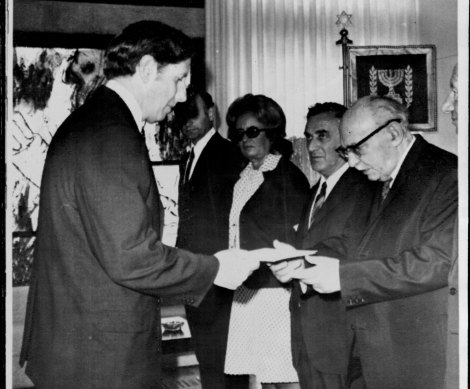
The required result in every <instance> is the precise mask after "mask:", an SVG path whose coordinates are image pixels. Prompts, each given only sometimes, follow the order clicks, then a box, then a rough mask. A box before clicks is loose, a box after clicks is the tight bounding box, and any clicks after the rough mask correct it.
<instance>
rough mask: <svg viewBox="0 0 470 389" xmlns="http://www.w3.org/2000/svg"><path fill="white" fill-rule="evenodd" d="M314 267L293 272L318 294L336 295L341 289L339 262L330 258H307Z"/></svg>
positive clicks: (293, 275) (294, 276)
mask: <svg viewBox="0 0 470 389" xmlns="http://www.w3.org/2000/svg"><path fill="white" fill-rule="evenodd" d="M305 259H306V260H307V261H308V262H309V263H310V264H312V265H313V266H312V267H303V268H299V269H296V270H294V271H293V272H292V274H291V276H292V278H296V279H298V280H300V281H301V282H303V283H305V284H309V285H312V287H313V289H315V290H316V291H317V292H318V293H334V292H339V291H340V289H341V285H340V279H339V260H338V259H336V258H330V257H320V256H318V257H317V256H309V257H306V258H305Z"/></svg>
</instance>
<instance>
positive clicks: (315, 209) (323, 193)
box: [308, 181, 326, 229]
mask: <svg viewBox="0 0 470 389" xmlns="http://www.w3.org/2000/svg"><path fill="white" fill-rule="evenodd" d="M325 197H326V181H325V182H324V183H323V184H322V186H321V189H320V193H318V195H317V197H316V198H315V203H314V204H313V207H312V209H311V210H310V217H309V219H308V228H309V229H310V227H311V226H312V223H313V220H314V219H315V214H316V213H318V211H319V210H320V208H321V207H322V205H323V203H324V202H325Z"/></svg>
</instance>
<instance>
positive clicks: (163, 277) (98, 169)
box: [76, 126, 218, 304]
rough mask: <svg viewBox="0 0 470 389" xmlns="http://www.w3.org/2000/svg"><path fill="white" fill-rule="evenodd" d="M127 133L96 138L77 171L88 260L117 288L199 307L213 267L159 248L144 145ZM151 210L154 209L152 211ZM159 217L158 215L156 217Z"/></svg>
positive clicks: (209, 260) (208, 259) (207, 260)
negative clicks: (186, 299) (182, 299)
mask: <svg viewBox="0 0 470 389" xmlns="http://www.w3.org/2000/svg"><path fill="white" fill-rule="evenodd" d="M129 133H130V131H129V129H128V128H126V127H123V126H122V128H119V126H114V127H112V128H110V130H109V132H100V133H99V135H97V139H96V142H95V143H94V144H93V145H92V146H91V148H92V150H90V151H85V150H82V152H87V153H88V154H87V155H86V158H83V160H86V161H91V162H87V165H80V169H77V174H80V177H77V179H76V182H77V183H78V184H77V188H76V192H77V198H78V200H77V201H78V202H79V204H80V206H79V207H78V209H79V211H80V212H81V214H80V217H81V219H82V222H83V224H84V228H85V231H86V233H87V239H88V242H89V245H90V247H91V250H92V254H93V256H94V257H95V258H96V260H97V261H98V262H99V264H100V265H101V266H102V267H103V269H104V270H105V272H106V273H107V274H108V276H109V277H110V278H111V279H112V280H113V281H114V282H116V283H117V284H119V285H121V286H124V287H126V288H130V289H133V290H136V291H139V292H142V293H146V294H150V295H158V296H171V295H182V294H186V295H188V294H191V295H192V298H190V302H193V303H196V304H197V303H198V302H200V300H201V299H202V298H203V297H204V295H205V293H206V291H207V290H208V288H209V287H210V285H211V284H212V282H213V280H214V278H215V276H216V273H217V270H218V261H217V259H216V258H215V257H212V256H203V255H194V254H191V253H189V252H187V251H184V250H178V249H175V248H173V247H168V246H166V245H164V244H162V243H161V241H160V239H161V237H160V231H159V228H156V226H159V221H158V220H159V218H160V215H158V214H155V212H152V211H153V210H155V209H159V211H160V213H161V212H163V209H161V206H160V208H155V202H158V204H160V203H159V199H158V192H157V191H156V190H155V189H154V188H152V185H154V183H153V181H152V180H153V176H152V175H151V168H150V164H149V161H148V158H147V154H146V149H145V145H144V143H143V142H142V141H141V140H140V139H139V138H138V134H132V133H131V134H129ZM152 204H153V205H152ZM157 213H158V212H157Z"/></svg>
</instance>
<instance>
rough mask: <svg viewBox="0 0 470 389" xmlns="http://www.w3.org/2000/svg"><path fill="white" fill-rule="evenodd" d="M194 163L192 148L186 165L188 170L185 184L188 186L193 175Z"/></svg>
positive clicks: (185, 172)
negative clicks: (190, 176)
mask: <svg viewBox="0 0 470 389" xmlns="http://www.w3.org/2000/svg"><path fill="white" fill-rule="evenodd" d="M193 161H194V147H191V152H190V153H189V158H188V162H187V163H186V169H185V170H184V183H185V184H186V183H187V182H188V181H189V175H190V174H191V166H192V164H193Z"/></svg>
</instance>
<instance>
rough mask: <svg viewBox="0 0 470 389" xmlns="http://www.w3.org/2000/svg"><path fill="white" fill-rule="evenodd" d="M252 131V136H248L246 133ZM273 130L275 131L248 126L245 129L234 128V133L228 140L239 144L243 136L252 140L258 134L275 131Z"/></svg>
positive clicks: (271, 128) (273, 128)
mask: <svg viewBox="0 0 470 389" xmlns="http://www.w3.org/2000/svg"><path fill="white" fill-rule="evenodd" d="M253 129H254V135H253V134H252V135H248V131H253ZM275 129H277V127H270V128H259V127H257V126H249V127H248V128H246V129H242V128H235V131H233V132H232V134H231V136H230V138H231V139H232V140H233V141H235V142H240V141H241V140H242V139H243V137H244V136H245V135H246V136H247V138H250V139H254V138H257V137H258V136H259V134H261V132H263V131H268V130H275Z"/></svg>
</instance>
